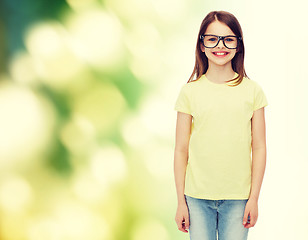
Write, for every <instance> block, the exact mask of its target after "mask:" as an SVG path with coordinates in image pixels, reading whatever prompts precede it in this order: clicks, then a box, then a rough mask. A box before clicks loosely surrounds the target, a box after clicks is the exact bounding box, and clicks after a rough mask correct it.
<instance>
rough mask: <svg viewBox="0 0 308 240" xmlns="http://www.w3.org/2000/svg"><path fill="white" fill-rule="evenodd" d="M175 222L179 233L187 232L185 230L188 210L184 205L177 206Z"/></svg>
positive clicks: (187, 225) (187, 223)
mask: <svg viewBox="0 0 308 240" xmlns="http://www.w3.org/2000/svg"><path fill="white" fill-rule="evenodd" d="M175 221H176V224H177V225H178V229H179V230H180V231H182V232H188V231H187V230H186V229H188V228H189V215H188V208H187V205H186V204H185V203H183V204H179V205H178V208H177V210H176V216H175Z"/></svg>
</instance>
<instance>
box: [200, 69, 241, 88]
mask: <svg viewBox="0 0 308 240" xmlns="http://www.w3.org/2000/svg"><path fill="white" fill-rule="evenodd" d="M202 76H203V78H204V79H205V80H206V82H208V83H210V84H211V85H213V86H217V87H229V86H230V85H229V84H230V83H232V81H231V82H228V83H227V82H225V83H215V82H212V81H211V80H209V79H208V78H207V77H206V76H205V74H203V75H202ZM237 76H238V73H237V72H235V73H234V75H233V78H235V77H237Z"/></svg>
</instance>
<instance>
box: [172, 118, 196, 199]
mask: <svg viewBox="0 0 308 240" xmlns="http://www.w3.org/2000/svg"><path fill="white" fill-rule="evenodd" d="M191 122H192V115H190V114H187V113H183V112H177V123H176V139H175V151H174V177H175V185H176V191H177V198H178V204H183V203H185V204H186V201H185V197H184V186H185V174H186V167H187V162H188V149H189V139H190V133H191Z"/></svg>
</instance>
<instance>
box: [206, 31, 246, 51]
mask: <svg viewBox="0 0 308 240" xmlns="http://www.w3.org/2000/svg"><path fill="white" fill-rule="evenodd" d="M205 36H215V37H218V41H217V44H216V45H215V46H214V47H216V46H217V45H218V44H219V42H220V40H222V42H223V44H224V46H225V47H226V48H228V49H236V48H237V47H238V45H239V42H240V41H241V40H242V37H239V36H235V35H227V36H218V35H214V34H203V35H200V39H201V40H202V44H203V46H204V47H206V46H205V45H204V37H205ZM226 37H236V38H237V39H238V40H239V41H237V44H236V47H235V48H229V47H227V46H226V43H225V38H226ZM214 47H206V48H214Z"/></svg>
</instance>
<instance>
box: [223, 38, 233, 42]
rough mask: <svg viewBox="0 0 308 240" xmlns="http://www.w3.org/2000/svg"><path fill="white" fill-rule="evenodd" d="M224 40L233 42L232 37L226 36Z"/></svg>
mask: <svg viewBox="0 0 308 240" xmlns="http://www.w3.org/2000/svg"><path fill="white" fill-rule="evenodd" d="M225 41H227V42H233V41H234V39H233V38H226V39H225Z"/></svg>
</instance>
